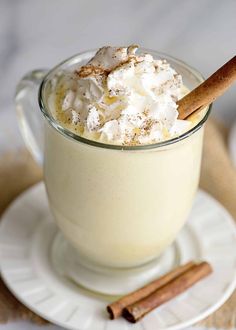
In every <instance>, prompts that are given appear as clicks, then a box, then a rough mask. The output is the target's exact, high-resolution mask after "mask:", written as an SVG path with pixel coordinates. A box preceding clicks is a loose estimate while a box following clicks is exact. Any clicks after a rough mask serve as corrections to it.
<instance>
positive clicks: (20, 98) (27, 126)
mask: <svg viewBox="0 0 236 330" xmlns="http://www.w3.org/2000/svg"><path fill="white" fill-rule="evenodd" d="M47 72H48V70H44V69H42V70H34V71H31V72H29V73H28V74H26V75H25V76H24V77H23V78H22V79H21V81H20V82H19V83H18V85H17V87H16V94H15V104H16V113H17V118H18V123H19V127H20V131H21V134H22V136H23V139H24V142H25V144H26V146H27V148H28V149H29V151H30V152H31V154H32V156H33V157H34V159H35V160H36V162H37V163H38V164H39V165H40V166H42V164H43V146H44V127H43V126H44V123H43V116H42V113H41V111H40V109H39V104H38V90H39V86H40V84H41V82H42V80H43V78H44V77H45V75H46V74H47Z"/></svg>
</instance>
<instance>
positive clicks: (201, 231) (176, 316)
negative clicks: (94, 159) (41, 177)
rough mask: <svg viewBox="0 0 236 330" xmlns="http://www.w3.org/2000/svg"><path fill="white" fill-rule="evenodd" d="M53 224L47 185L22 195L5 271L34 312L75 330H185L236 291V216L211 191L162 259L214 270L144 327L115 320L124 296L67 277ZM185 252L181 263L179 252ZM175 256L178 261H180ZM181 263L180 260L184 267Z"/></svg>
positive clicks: (11, 222)
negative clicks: (109, 308) (114, 306)
mask: <svg viewBox="0 0 236 330" xmlns="http://www.w3.org/2000/svg"><path fill="white" fill-rule="evenodd" d="M58 235H59V234H58V230H57V227H56V225H55V224H54V223H53V221H52V219H51V215H50V212H49V209H48V204H47V198H46V193H45V189H44V185H43V183H40V184H37V185H36V186H34V187H33V188H31V189H29V190H28V191H26V192H25V193H23V194H22V195H21V196H19V197H18V198H17V199H16V200H15V201H14V202H13V204H12V205H11V206H10V208H9V209H8V210H7V211H6V212H5V214H4V216H3V218H2V221H1V224H0V269H1V274H2V278H3V280H4V281H5V283H6V285H7V286H8V288H9V289H10V290H11V291H12V293H13V294H14V295H15V296H16V297H17V298H18V299H19V300H20V301H21V302H22V303H24V304H25V305H26V306H28V307H29V308H30V309H31V310H33V311H34V312H36V313H37V314H39V315H40V316H42V317H44V318H45V319H47V320H49V321H50V322H52V323H55V324H57V325H60V326H62V327H65V328H67V329H75V330H79V329H87V330H105V329H106V330H117V329H124V330H126V329H127V330H128V329H134V330H139V329H140V330H141V329H142V330H153V329H168V330H177V329H182V328H184V327H187V326H190V325H192V324H194V323H196V322H198V321H200V320H202V319H204V318H205V317H207V316H208V315H210V314H211V313H212V312H214V311H215V310H216V309H217V308H219V307H220V306H221V305H222V304H223V303H224V302H225V301H226V300H227V299H228V298H229V296H230V295H231V293H232V292H233V291H234V289H235V287H236V229H235V224H234V222H233V219H232V218H231V216H230V215H229V214H228V213H227V211H226V210H225V209H224V208H223V207H222V206H221V205H220V204H219V203H218V202H217V201H215V200H214V199H213V198H212V197H210V196H209V195H208V194H206V193H205V192H202V191H199V192H198V193H197V196H196V199H195V202H194V205H193V208H192V212H191V214H190V216H189V220H188V222H187V224H186V225H185V227H184V228H183V229H182V231H181V232H180V234H179V235H178V237H177V239H176V241H175V243H174V244H172V246H170V247H169V248H168V249H167V251H166V252H165V253H164V254H163V255H162V256H161V257H160V258H159V260H158V263H157V265H159V271H158V272H159V275H161V274H162V273H163V272H166V271H168V270H170V268H171V267H173V265H170V264H169V266H168V267H170V268H169V269H163V268H162V266H161V265H167V264H168V263H166V260H169V261H171V262H172V261H173V262H175V263H178V264H180V263H185V262H187V261H188V260H191V259H193V260H207V261H209V262H210V263H211V264H212V266H213V268H214V272H213V274H211V275H210V276H209V277H208V278H206V279H204V280H202V281H200V282H199V283H197V284H196V285H194V286H193V287H192V288H191V289H189V290H187V291H186V292H185V293H183V294H181V295H180V296H178V297H176V298H175V299H173V300H172V301H170V302H168V303H166V304H164V305H163V306H161V307H159V308H157V309H156V310H154V311H153V312H152V313H150V314H149V315H147V316H146V317H145V318H144V319H142V320H141V321H140V322H139V323H137V324H130V323H128V322H127V321H125V320H124V319H122V318H120V319H118V320H115V321H111V320H109V319H108V315H107V313H106V310H105V309H106V305H107V304H108V303H110V302H111V301H113V300H115V299H116V297H111V296H107V295H102V294H98V293H94V292H92V291H89V290H86V289H84V288H83V287H80V286H78V285H76V284H75V283H74V282H73V281H71V280H69V279H68V278H66V277H64V276H61V275H60V274H59V273H58V272H57V270H56V269H55V268H54V266H53V264H52V261H51V251H52V249H53V246H55V244H56V243H55V242H56V240H60V236H58ZM176 251H177V252H178V259H176V253H177V252H176ZM173 258H174V259H173ZM176 260H177V261H176Z"/></svg>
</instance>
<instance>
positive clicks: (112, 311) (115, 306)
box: [107, 261, 196, 320]
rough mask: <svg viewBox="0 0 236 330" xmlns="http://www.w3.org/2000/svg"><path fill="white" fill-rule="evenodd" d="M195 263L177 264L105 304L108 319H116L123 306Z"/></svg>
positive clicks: (141, 297)
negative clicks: (166, 271) (173, 267)
mask: <svg viewBox="0 0 236 330" xmlns="http://www.w3.org/2000/svg"><path fill="white" fill-rule="evenodd" d="M195 265H196V264H195V263H194V262H193V261H190V262H188V263H187V264H185V265H182V266H179V267H177V268H176V269H174V270H172V271H171V272H169V273H168V274H165V275H164V276H162V277H160V278H158V279H157V280H154V281H152V282H151V283H149V284H147V285H145V286H143V287H142V288H141V289H138V290H137V291H134V292H131V293H129V294H128V295H126V296H124V297H122V298H121V299H119V300H117V301H115V302H113V303H112V304H110V305H108V306H107V311H108V313H109V315H110V319H112V320H113V319H116V318H118V317H119V316H121V315H122V311H123V309H124V308H125V307H127V306H129V305H131V304H133V303H135V302H136V301H138V300H141V299H143V298H144V297H146V296H148V295H150V294H151V293H152V292H154V291H156V290H157V289H159V288H160V287H162V286H164V285H166V284H167V283H168V282H170V281H171V280H173V279H174V278H176V277H177V276H179V275H181V274H183V273H184V272H186V271H187V270H189V269H191V268H192V267H194V266H195Z"/></svg>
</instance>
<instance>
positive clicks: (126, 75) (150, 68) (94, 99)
mask: <svg viewBox="0 0 236 330" xmlns="http://www.w3.org/2000/svg"><path fill="white" fill-rule="evenodd" d="M137 49H138V48H137V47H136V46H129V47H119V48H117V47H103V48H101V49H99V50H98V52H97V53H96V54H95V56H94V57H93V58H92V59H91V60H90V61H89V62H88V63H87V64H85V65H83V66H80V67H75V68H73V70H72V71H62V72H61V73H60V74H58V75H57V77H56V78H55V81H54V89H53V93H52V95H51V99H50V108H51V110H52V113H53V116H54V117H55V119H56V120H57V121H58V122H59V123H60V124H61V125H62V126H63V127H65V128H67V129H69V130H70V131H72V132H73V133H75V134H77V135H80V136H83V137H86V138H87V139H91V140H95V141H99V142H104V143H108V144H118V145H145V144H151V143H157V142H161V141H165V140H168V139H171V138H174V137H176V136H179V135H181V134H183V133H184V132H186V131H188V130H189V129H191V128H192V127H193V126H194V124H195V123H196V118H195V117H191V119H189V120H179V119H178V108H177V105H176V102H177V100H179V99H180V98H182V97H183V96H184V95H185V94H187V93H188V91H189V90H188V89H187V88H186V87H185V86H184V84H183V81H182V77H181V75H180V74H178V73H177V72H176V71H175V70H174V69H173V68H172V67H171V66H170V64H168V63H167V61H166V60H160V59H158V60H156V59H154V58H153V56H152V55H150V54H137Z"/></svg>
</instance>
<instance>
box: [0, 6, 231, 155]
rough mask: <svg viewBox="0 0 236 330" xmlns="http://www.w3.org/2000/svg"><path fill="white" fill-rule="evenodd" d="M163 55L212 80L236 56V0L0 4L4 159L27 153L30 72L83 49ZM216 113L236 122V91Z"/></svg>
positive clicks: (0, 121) (0, 128) (0, 148)
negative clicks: (23, 92) (22, 105)
mask: <svg viewBox="0 0 236 330" xmlns="http://www.w3.org/2000/svg"><path fill="white" fill-rule="evenodd" d="M131 43H138V44H139V45H141V46H142V47H146V48H151V49H155V50H159V51H162V52H166V53H169V54H171V55H173V56H176V57H178V58H180V59H182V60H184V61H186V62H187V63H188V64H190V65H192V66H194V67H195V68H197V69H198V70H199V71H201V73H202V74H203V75H204V76H206V77H207V76H208V75H210V74H211V73H212V72H214V71H215V70H216V69H217V68H218V67H220V66H221V65H222V64H223V63H224V62H226V61H227V60H229V59H230V58H231V57H233V56H234V54H235V45H236V1H235V0H225V1H221V0H197V1H196V0H178V1H176V0H147V1H144V0H119V1H112V0H99V1H95V0H50V1H48V0H40V1H36V0H0V85H1V88H0V153H3V152H5V151H6V150H8V149H12V148H19V147H21V146H23V141H22V139H21V137H20V134H19V131H18V126H17V123H16V117H15V112H14V102H13V97H14V90H15V86H16V84H17V82H18V81H19V79H20V78H21V77H22V76H23V75H24V74H25V73H26V72H27V71H29V70H32V69H35V68H51V67H52V66H54V65H56V64H57V63H58V62H60V61H62V60H63V59H65V58H67V57H69V56H71V55H73V54H75V53H77V52H81V51H83V50H87V49H91V48H96V47H101V46H103V45H116V46H122V45H129V44H131ZM213 113H214V114H215V115H216V116H218V117H220V118H222V119H223V120H224V121H225V123H227V124H228V125H230V124H231V122H233V120H236V102H235V87H234V88H232V89H231V90H230V91H228V92H227V93H226V94H225V95H224V96H223V97H222V98H220V100H218V101H217V102H216V103H215V106H214V110H213Z"/></svg>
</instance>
